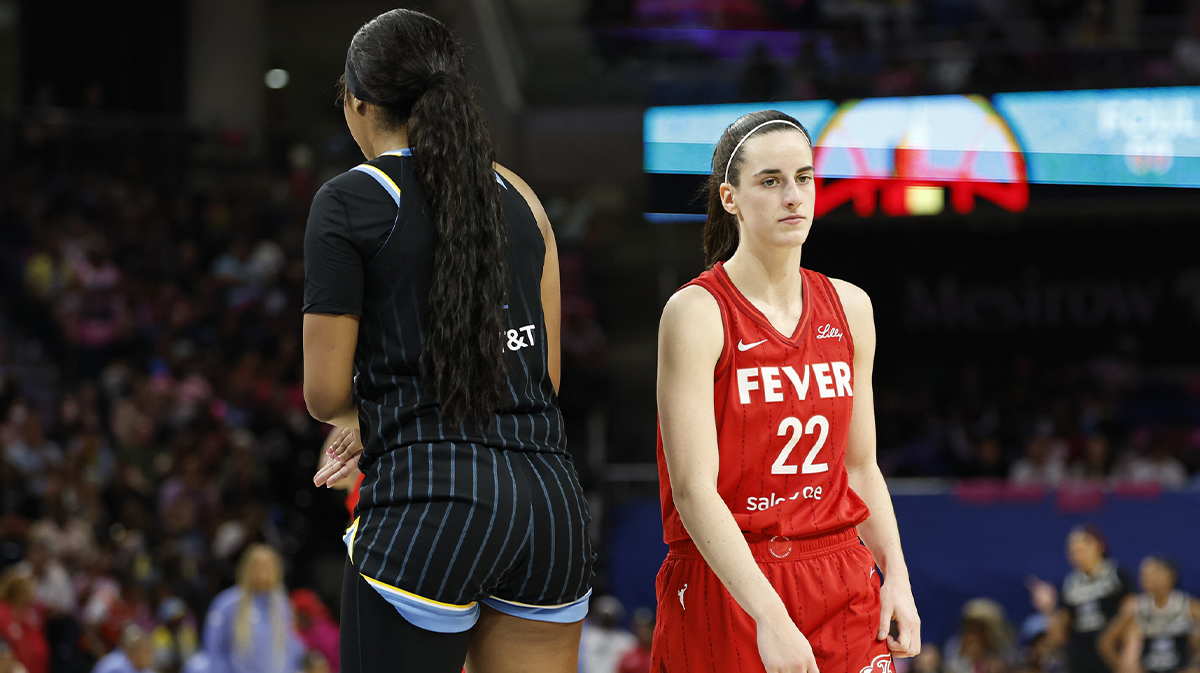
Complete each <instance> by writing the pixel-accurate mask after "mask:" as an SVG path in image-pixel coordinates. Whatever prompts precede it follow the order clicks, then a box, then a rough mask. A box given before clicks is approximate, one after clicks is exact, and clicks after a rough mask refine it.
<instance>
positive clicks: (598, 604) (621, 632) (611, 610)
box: [579, 596, 637, 673]
mask: <svg viewBox="0 0 1200 673" xmlns="http://www.w3.org/2000/svg"><path fill="white" fill-rule="evenodd" d="M624 612H625V607H624V606H623V605H621V601H619V600H617V599H616V598H614V597H613V596H601V597H599V598H597V599H595V600H594V601H592V605H591V608H590V609H589V610H588V616H587V619H586V620H585V621H584V623H583V633H582V634H581V635H580V638H579V673H617V667H618V666H619V665H620V663H621V658H622V657H624V656H625V654H626V653H628V652H629V651H630V650H632V649H633V648H634V647H635V646H636V645H637V640H636V639H635V638H634V637H633V634H631V633H629V632H628V631H626V630H625V629H623V628H621V627H620V625H619V624H620V621H621V617H622V615H623V614H624Z"/></svg>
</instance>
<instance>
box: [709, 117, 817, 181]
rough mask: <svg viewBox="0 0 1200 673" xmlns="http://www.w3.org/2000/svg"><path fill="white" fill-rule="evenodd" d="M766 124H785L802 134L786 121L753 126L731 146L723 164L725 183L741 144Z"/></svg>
mask: <svg viewBox="0 0 1200 673" xmlns="http://www.w3.org/2000/svg"><path fill="white" fill-rule="evenodd" d="M768 124H787V125H788V126H790V127H792V128H794V129H796V130H797V131H799V132H801V133H804V129H802V128H800V127H799V126H796V125H795V124H793V123H792V122H790V121H788V120H786V119H772V120H771V121H769V122H763V123H761V124H759V125H758V126H755V127H754V128H752V129H750V132H749V133H747V134H746V135H744V136H742V139H741V140H739V141H738V144H736V145H734V146H733V151H732V152H730V153H729V161H728V162H727V163H726V164H725V182H729V167H730V166H732V165H733V158H734V157H735V156H737V151H738V150H739V149H741V147H742V143H744V142H746V138H749V137H750V136H752V135H754V132H755V131H757V130H759V129H761V128H762V127H764V126H766V125H768Z"/></svg>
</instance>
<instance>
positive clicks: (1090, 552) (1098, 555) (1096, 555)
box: [1067, 531, 1104, 572]
mask: <svg viewBox="0 0 1200 673" xmlns="http://www.w3.org/2000/svg"><path fill="white" fill-rule="evenodd" d="M1103 558H1104V554H1103V551H1102V550H1101V549H1100V542H1099V541H1098V540H1096V538H1094V537H1092V536H1091V535H1088V534H1087V533H1085V532H1083V531H1075V532H1074V533H1071V535H1070V536H1069V537H1067V560H1068V561H1070V562H1071V565H1072V566H1074V567H1076V568H1078V569H1079V570H1083V571H1084V572H1090V571H1091V569H1092V568H1094V567H1095V566H1096V564H1097V563H1099V562H1100V561H1101V560H1102V559H1103Z"/></svg>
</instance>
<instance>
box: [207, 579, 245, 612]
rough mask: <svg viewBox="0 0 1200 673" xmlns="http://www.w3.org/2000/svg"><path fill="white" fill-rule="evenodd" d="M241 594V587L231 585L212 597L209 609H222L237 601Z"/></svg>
mask: <svg viewBox="0 0 1200 673" xmlns="http://www.w3.org/2000/svg"><path fill="white" fill-rule="evenodd" d="M241 596H242V592H241V589H240V588H239V587H238V586H237V585H234V586H231V587H229V588H228V589H225V590H224V591H222V592H221V593H219V594H217V595H216V596H214V597H213V599H212V603H211V604H210V606H211V607H210V610H213V611H220V610H224V609H226V608H228V607H229V606H230V605H232V604H233V603H236V602H238V600H239V599H240V598H241Z"/></svg>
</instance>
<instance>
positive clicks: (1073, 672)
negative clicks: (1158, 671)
mask: <svg viewBox="0 0 1200 673" xmlns="http://www.w3.org/2000/svg"><path fill="white" fill-rule="evenodd" d="M1067 560H1068V561H1070V562H1071V566H1072V567H1073V568H1074V570H1072V571H1071V573H1070V574H1068V575H1067V577H1066V579H1065V580H1063V585H1062V591H1061V592H1060V593H1059V611H1058V614H1057V616H1056V619H1055V627H1056V628H1055V631H1056V632H1057V635H1058V638H1057V640H1058V641H1059V642H1062V641H1064V640H1065V642H1066V645H1067V670H1068V671H1069V672H1070V673H1113V672H1112V671H1111V670H1110V669H1109V667H1108V665H1107V664H1106V663H1105V662H1104V660H1103V659H1102V658H1101V657H1100V653H1099V652H1098V651H1097V649H1096V640H1097V638H1098V637H1099V636H1100V633H1101V632H1102V631H1103V630H1104V628H1105V627H1106V626H1108V623H1109V622H1110V621H1111V620H1112V618H1113V617H1115V616H1116V614H1117V612H1118V611H1119V610H1120V609H1121V602H1122V601H1123V600H1124V599H1125V597H1126V596H1127V595H1128V594H1129V593H1130V592H1131V591H1132V590H1133V585H1132V583H1131V582H1130V581H1129V576H1128V574H1127V573H1126V572H1125V570H1124V569H1123V568H1120V567H1119V566H1118V565H1117V563H1116V561H1114V560H1112V559H1110V558H1109V557H1108V545H1107V544H1106V543H1105V541H1104V536H1103V535H1102V534H1101V533H1100V530H1099V529H1098V528H1096V527H1094V526H1080V527H1077V528H1075V529H1073V530H1072V531H1071V533H1070V535H1068V536H1067Z"/></svg>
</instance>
